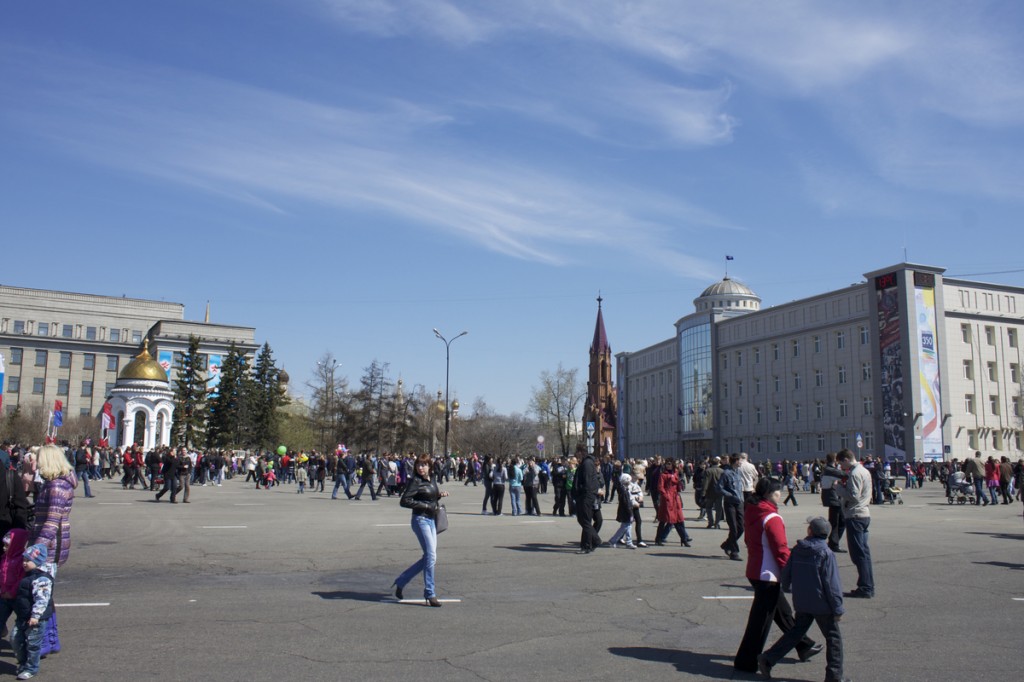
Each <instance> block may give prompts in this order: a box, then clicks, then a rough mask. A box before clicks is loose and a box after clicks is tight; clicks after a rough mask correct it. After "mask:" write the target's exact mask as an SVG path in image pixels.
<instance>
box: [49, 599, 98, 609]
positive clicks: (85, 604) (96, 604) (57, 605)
mask: <svg viewBox="0 0 1024 682" xmlns="http://www.w3.org/2000/svg"><path fill="white" fill-rule="evenodd" d="M54 606H56V607H58V608H61V609H66V608H68V607H69V606H110V602H108V601H97V602H86V603H82V604H54Z"/></svg>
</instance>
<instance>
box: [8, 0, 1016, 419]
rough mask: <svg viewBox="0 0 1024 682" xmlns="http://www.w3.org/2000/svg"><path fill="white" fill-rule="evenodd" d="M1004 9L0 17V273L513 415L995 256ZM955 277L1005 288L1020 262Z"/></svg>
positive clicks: (187, 0) (1009, 218) (875, 6)
mask: <svg viewBox="0 0 1024 682" xmlns="http://www.w3.org/2000/svg"><path fill="white" fill-rule="evenodd" d="M1021 27H1024V5H1021V4H1020V3H1012V2H1000V3H987V2H972V3H963V2H941V1H929V2H927V3H926V2H920V1H918V2H906V3H901V2H857V3H845V2H771V3H765V2H723V1H721V0H717V1H707V2H696V1H694V2H683V1H682V0H671V1H653V0H652V1H649V2H631V3H625V2H621V1H619V2H615V1H603V0H577V1H571V0H563V1H556V0H503V1H502V2H500V3H499V2H460V1H452V0H422V1H421V0H408V1H405V2H402V1H399V0H376V1H374V0H361V1H357V0H352V1H348V0H287V1H285V0H246V1H244V2H242V1H241V0H236V1H233V0H222V1H219V2H215V3H211V2H208V1H199V0H177V1H176V2H137V1H135V0H123V1H120V2H115V1H111V0H91V1H90V2H80V1H78V0H64V1H60V0H56V1H52V2H46V3H40V2H36V3H4V5H3V7H2V8H0V224H2V225H3V235H4V239H3V245H4V250H3V251H4V255H5V258H4V259H3V263H4V264H3V273H2V274H0V281H2V282H4V283H6V284H12V285H16V286H27V287H40V288H53V289H62V290H70V291H83V292H89V293H99V294H111V295H120V294H126V295H129V296H136V297H142V298H154V299H165V300H170V301H177V302H181V303H184V304H185V305H186V316H187V317H188V318H190V319H202V316H203V312H204V308H205V305H206V301H207V300H209V301H210V302H211V307H212V317H213V320H214V321H217V322H224V323H229V324H241V325H247V326H254V327H256V328H257V336H258V340H260V341H264V340H265V341H269V343H270V344H271V346H272V347H273V348H274V350H275V354H276V356H277V358H278V361H279V364H281V365H282V366H284V367H285V368H286V369H287V370H288V372H289V373H290V374H291V377H292V388H293V390H295V391H299V392H301V391H302V390H303V384H304V382H306V381H307V380H308V379H310V378H311V376H312V374H313V368H314V366H315V363H316V360H317V359H318V358H319V357H321V356H322V355H323V354H324V353H325V352H328V351H329V352H331V353H333V354H334V356H336V358H337V359H338V361H339V362H341V363H342V372H343V373H344V374H345V375H347V376H348V377H349V378H350V380H351V381H352V382H353V383H354V382H355V381H356V380H357V379H358V376H359V375H360V374H361V371H362V368H364V367H365V366H367V365H368V364H369V363H370V362H371V361H372V360H373V359H378V360H380V361H383V362H389V363H390V371H391V374H392V377H393V378H397V377H398V376H401V377H402V378H403V379H404V380H405V382H406V384H407V385H410V386H411V385H413V384H424V385H425V386H426V387H427V388H428V390H431V391H434V390H437V388H438V387H442V386H443V384H444V347H443V346H442V344H441V343H440V342H439V341H438V340H437V339H435V338H434V336H433V333H432V332H431V329H432V328H434V327H437V328H439V329H441V330H442V332H445V333H446V334H447V335H448V336H454V335H455V334H457V333H458V332H460V331H462V330H463V329H466V330H469V332H470V333H469V335H468V336H467V337H465V338H462V339H459V340H458V341H456V342H455V343H454V344H453V346H452V356H453V364H452V386H453V390H454V392H455V393H456V395H457V396H458V397H459V399H460V400H461V402H462V403H463V404H464V405H466V406H469V405H470V404H471V403H472V402H473V400H474V399H475V398H477V397H483V398H484V399H485V400H486V402H487V403H488V405H490V406H491V407H493V408H495V409H496V410H498V411H500V412H516V411H519V412H521V411H525V409H526V407H527V404H528V401H529V396H530V391H531V387H532V386H534V385H536V384H537V378H538V375H539V374H540V372H541V371H542V370H545V369H554V368H555V367H557V365H558V364H559V363H563V364H564V365H565V366H567V367H573V366H578V367H581V368H585V365H586V362H587V349H588V347H589V344H590V340H591V337H592V334H593V325H594V319H595V313H596V303H595V300H594V299H595V298H596V296H597V294H598V291H600V292H601V294H602V295H603V297H604V311H605V321H606V323H607V328H608V335H609V339H610V342H611V344H612V349H613V351H614V352H619V351H625V350H637V349H639V348H642V347H644V346H646V345H649V344H651V343H655V342H657V341H660V340H662V339H664V338H668V337H669V336H671V335H672V333H673V327H672V324H673V322H674V321H675V320H677V319H678V318H679V317H682V316H683V315H686V314H688V313H690V312H692V299H693V298H694V297H695V296H697V295H698V294H699V293H700V291H701V290H702V289H703V288H704V287H705V286H707V285H708V284H710V283H711V282H713V281H715V280H717V279H719V278H721V276H722V275H723V267H724V256H725V254H730V255H732V256H734V257H735V261H733V262H732V263H730V274H731V275H733V276H735V277H737V278H739V279H742V280H743V281H745V282H746V283H747V284H748V285H750V286H751V287H752V288H753V289H754V290H755V291H756V292H757V293H758V294H759V295H760V296H761V297H762V298H763V300H764V305H766V306H768V305H773V304H779V303H784V302H787V301H790V300H792V299H795V298H800V297H802V296H805V295H811V294H814V293H819V292H822V291H826V290H829V289H834V288H839V287H843V286H846V285H848V284H850V283H853V282H856V281H858V280H859V279H860V278H861V275H862V274H863V273H864V272H868V271H870V270H874V269H876V268H880V267H884V266H886V265H889V264H892V263H896V262H900V261H902V260H903V249H904V247H906V248H907V252H908V255H909V260H911V261H914V262H923V263H929V264H933V265H938V266H942V267H946V268H947V269H948V270H947V271H948V273H949V274H956V275H966V274H973V273H995V272H1003V271H1007V270H1020V267H1021V266H1020V256H1019V253H1020V246H1021V242H1022V240H1021V236H1020V219H1019V217H1020V215H1021V208H1022V203H1024V139H1022V122H1024V47H1022V46H1024V40H1022V39H1021V38H1022V36H1021ZM977 278H978V279H983V280H990V281H997V282H1002V283H1007V284H1014V285H1021V284H1022V283H1024V273H1021V272H1019V271H1018V272H1009V273H1006V274H998V275H996V274H993V275H984V276H979V277H977Z"/></svg>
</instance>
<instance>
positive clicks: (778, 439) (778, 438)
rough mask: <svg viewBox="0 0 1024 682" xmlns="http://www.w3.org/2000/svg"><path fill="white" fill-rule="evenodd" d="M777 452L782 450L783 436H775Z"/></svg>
mask: <svg viewBox="0 0 1024 682" xmlns="http://www.w3.org/2000/svg"><path fill="white" fill-rule="evenodd" d="M775 452H776V453H780V452H782V436H775Z"/></svg>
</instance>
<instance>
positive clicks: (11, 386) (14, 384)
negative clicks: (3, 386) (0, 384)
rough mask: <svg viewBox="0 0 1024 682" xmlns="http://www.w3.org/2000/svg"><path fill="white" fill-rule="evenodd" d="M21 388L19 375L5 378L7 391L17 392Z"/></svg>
mask: <svg viewBox="0 0 1024 682" xmlns="http://www.w3.org/2000/svg"><path fill="white" fill-rule="evenodd" d="M20 390H21V377H11V378H9V379H8V380H7V392H8V393H17V392H18V391H20Z"/></svg>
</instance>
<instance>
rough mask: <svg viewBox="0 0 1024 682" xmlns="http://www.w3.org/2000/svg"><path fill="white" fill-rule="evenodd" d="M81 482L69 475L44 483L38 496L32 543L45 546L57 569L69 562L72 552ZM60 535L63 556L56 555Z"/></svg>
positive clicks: (72, 474) (73, 475)
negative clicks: (73, 512)
mask: <svg viewBox="0 0 1024 682" xmlns="http://www.w3.org/2000/svg"><path fill="white" fill-rule="evenodd" d="M77 486H78V479H77V478H75V474H74V473H72V472H69V473H68V474H66V475H64V476H59V477H57V478H55V479H53V480H52V481H46V482H45V483H43V486H42V488H41V489H40V491H39V494H38V495H37V496H36V520H35V526H34V527H33V529H32V536H33V538H34V539H33V540H32V543H33V544H34V543H43V544H44V545H46V551H47V556H49V557H53V558H55V559H56V561H53V560H51V563H56V564H57V565H58V566H61V565H63V564H64V562H65V561H67V560H68V552H69V551H70V549H71V502H72V501H73V500H74V498H75V488H76V487H77ZM58 533H60V552H59V554H58V552H57V544H58V539H57V534H58Z"/></svg>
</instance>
